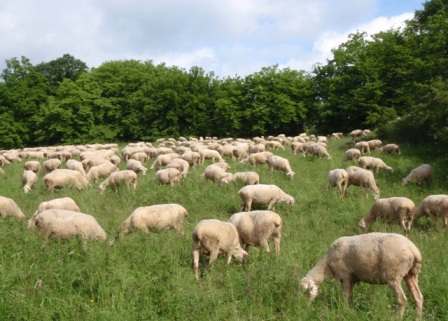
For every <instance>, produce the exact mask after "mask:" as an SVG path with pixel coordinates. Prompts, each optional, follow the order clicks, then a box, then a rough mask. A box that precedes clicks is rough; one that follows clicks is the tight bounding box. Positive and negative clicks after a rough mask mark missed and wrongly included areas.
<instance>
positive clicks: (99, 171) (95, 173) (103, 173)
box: [87, 161, 118, 182]
mask: <svg viewBox="0 0 448 321" xmlns="http://www.w3.org/2000/svg"><path fill="white" fill-rule="evenodd" d="M116 171H118V167H117V166H115V165H114V164H112V163H111V162H109V161H108V162H107V163H103V164H100V165H95V166H92V167H91V168H90V169H89V171H88V172H87V179H88V180H89V181H91V180H93V181H94V182H96V181H97V180H98V179H99V178H100V177H107V176H109V175H110V174H111V173H113V172H116Z"/></svg>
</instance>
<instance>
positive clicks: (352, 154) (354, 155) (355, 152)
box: [342, 148, 361, 162]
mask: <svg viewBox="0 0 448 321" xmlns="http://www.w3.org/2000/svg"><path fill="white" fill-rule="evenodd" d="M360 157H361V151H360V150H359V149H357V148H350V149H348V150H347V151H346V152H345V154H344V158H343V159H342V161H343V162H345V161H348V160H351V161H355V162H357V161H358V159H359V158H360Z"/></svg>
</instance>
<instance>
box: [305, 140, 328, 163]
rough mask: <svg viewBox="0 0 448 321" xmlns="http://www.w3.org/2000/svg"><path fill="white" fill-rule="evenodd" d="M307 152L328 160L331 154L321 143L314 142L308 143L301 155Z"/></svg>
mask: <svg viewBox="0 0 448 321" xmlns="http://www.w3.org/2000/svg"><path fill="white" fill-rule="evenodd" d="M308 154H311V155H314V156H317V157H319V158H321V157H326V158H327V159H328V160H330V159H331V156H330V154H329V153H328V151H327V147H325V146H324V145H323V144H322V143H314V144H311V145H309V147H308V148H307V149H306V150H305V151H304V153H303V155H304V156H306V155H308Z"/></svg>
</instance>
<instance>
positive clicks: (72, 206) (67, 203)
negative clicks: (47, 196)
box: [28, 197, 81, 228]
mask: <svg viewBox="0 0 448 321" xmlns="http://www.w3.org/2000/svg"><path fill="white" fill-rule="evenodd" d="M54 208H60V209H64V210H70V211H74V212H81V210H80V208H79V206H78V205H77V204H76V202H75V201H74V200H73V199H72V198H70V197H61V198H55V199H52V200H50V201H47V202H41V203H40V204H39V207H38V208H37V210H36V211H35V212H34V214H33V216H31V218H30V219H29V220H28V228H33V227H35V226H36V217H37V216H38V215H39V214H40V213H42V212H43V211H46V210H49V209H54Z"/></svg>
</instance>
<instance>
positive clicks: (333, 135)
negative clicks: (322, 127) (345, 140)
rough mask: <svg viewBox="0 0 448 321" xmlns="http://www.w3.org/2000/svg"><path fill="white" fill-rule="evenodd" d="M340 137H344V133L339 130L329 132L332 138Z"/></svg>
mask: <svg viewBox="0 0 448 321" xmlns="http://www.w3.org/2000/svg"><path fill="white" fill-rule="evenodd" d="M341 137H344V134H343V133H341V132H337V133H332V134H331V138H334V139H340V138H341Z"/></svg>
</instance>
